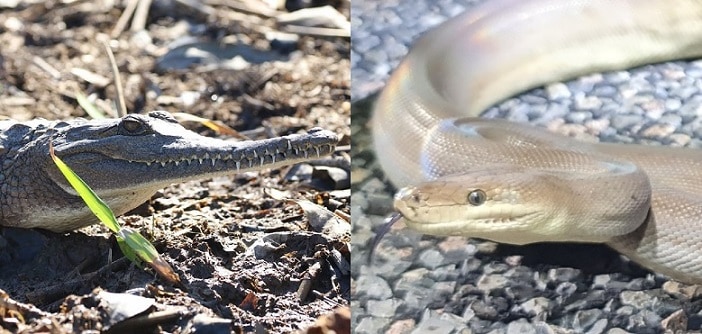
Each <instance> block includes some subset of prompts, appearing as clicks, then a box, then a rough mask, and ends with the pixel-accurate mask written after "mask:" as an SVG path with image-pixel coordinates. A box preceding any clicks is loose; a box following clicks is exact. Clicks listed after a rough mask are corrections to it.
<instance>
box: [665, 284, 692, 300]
mask: <svg viewBox="0 0 702 334" xmlns="http://www.w3.org/2000/svg"><path fill="white" fill-rule="evenodd" d="M662 288H663V291H665V292H666V293H668V294H671V295H673V296H684V297H685V298H687V299H697V298H698V297H700V296H702V286H699V285H696V284H695V285H687V284H683V283H680V282H676V281H666V282H665V283H663V286H662Z"/></svg>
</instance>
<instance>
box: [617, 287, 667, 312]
mask: <svg viewBox="0 0 702 334" xmlns="http://www.w3.org/2000/svg"><path fill="white" fill-rule="evenodd" d="M619 300H620V301H621V302H622V304H623V305H630V306H633V307H635V308H637V309H644V308H649V307H651V306H652V305H653V304H655V303H656V302H657V301H658V299H657V298H655V297H651V296H650V295H648V294H647V293H646V292H644V291H622V293H621V294H620V295H619Z"/></svg>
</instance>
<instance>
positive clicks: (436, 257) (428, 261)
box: [417, 248, 444, 269]
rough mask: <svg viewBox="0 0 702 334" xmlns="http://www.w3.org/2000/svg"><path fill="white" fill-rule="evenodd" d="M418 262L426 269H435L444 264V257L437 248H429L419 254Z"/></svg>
mask: <svg viewBox="0 0 702 334" xmlns="http://www.w3.org/2000/svg"><path fill="white" fill-rule="evenodd" d="M417 261H418V263H419V265H420V266H422V267H424V268H429V269H435V268H437V267H440V266H441V265H442V264H443V262H444V255H443V254H441V252H439V251H438V250H437V249H436V248H428V249H425V250H424V251H422V252H421V253H420V254H419V257H417Z"/></svg>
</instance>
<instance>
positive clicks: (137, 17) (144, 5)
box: [130, 0, 151, 32]
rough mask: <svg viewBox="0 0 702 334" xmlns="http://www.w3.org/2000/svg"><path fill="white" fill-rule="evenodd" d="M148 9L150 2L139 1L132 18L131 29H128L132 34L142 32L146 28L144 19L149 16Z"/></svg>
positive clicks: (147, 0) (146, 0)
mask: <svg viewBox="0 0 702 334" xmlns="http://www.w3.org/2000/svg"><path fill="white" fill-rule="evenodd" d="M150 7H151V0H139V5H138V6H137V9H136V11H135V12H134V18H132V27H131V28H130V30H131V31H132V32H137V31H142V30H144V29H145V28H146V18H147V17H148V16H149V8H150Z"/></svg>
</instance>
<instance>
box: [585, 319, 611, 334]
mask: <svg viewBox="0 0 702 334" xmlns="http://www.w3.org/2000/svg"><path fill="white" fill-rule="evenodd" d="M607 323H608V321H607V319H600V320H597V321H596V322H595V323H594V324H593V325H592V327H590V330H588V331H587V332H586V333H585V334H600V333H604V331H605V329H607Z"/></svg>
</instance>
